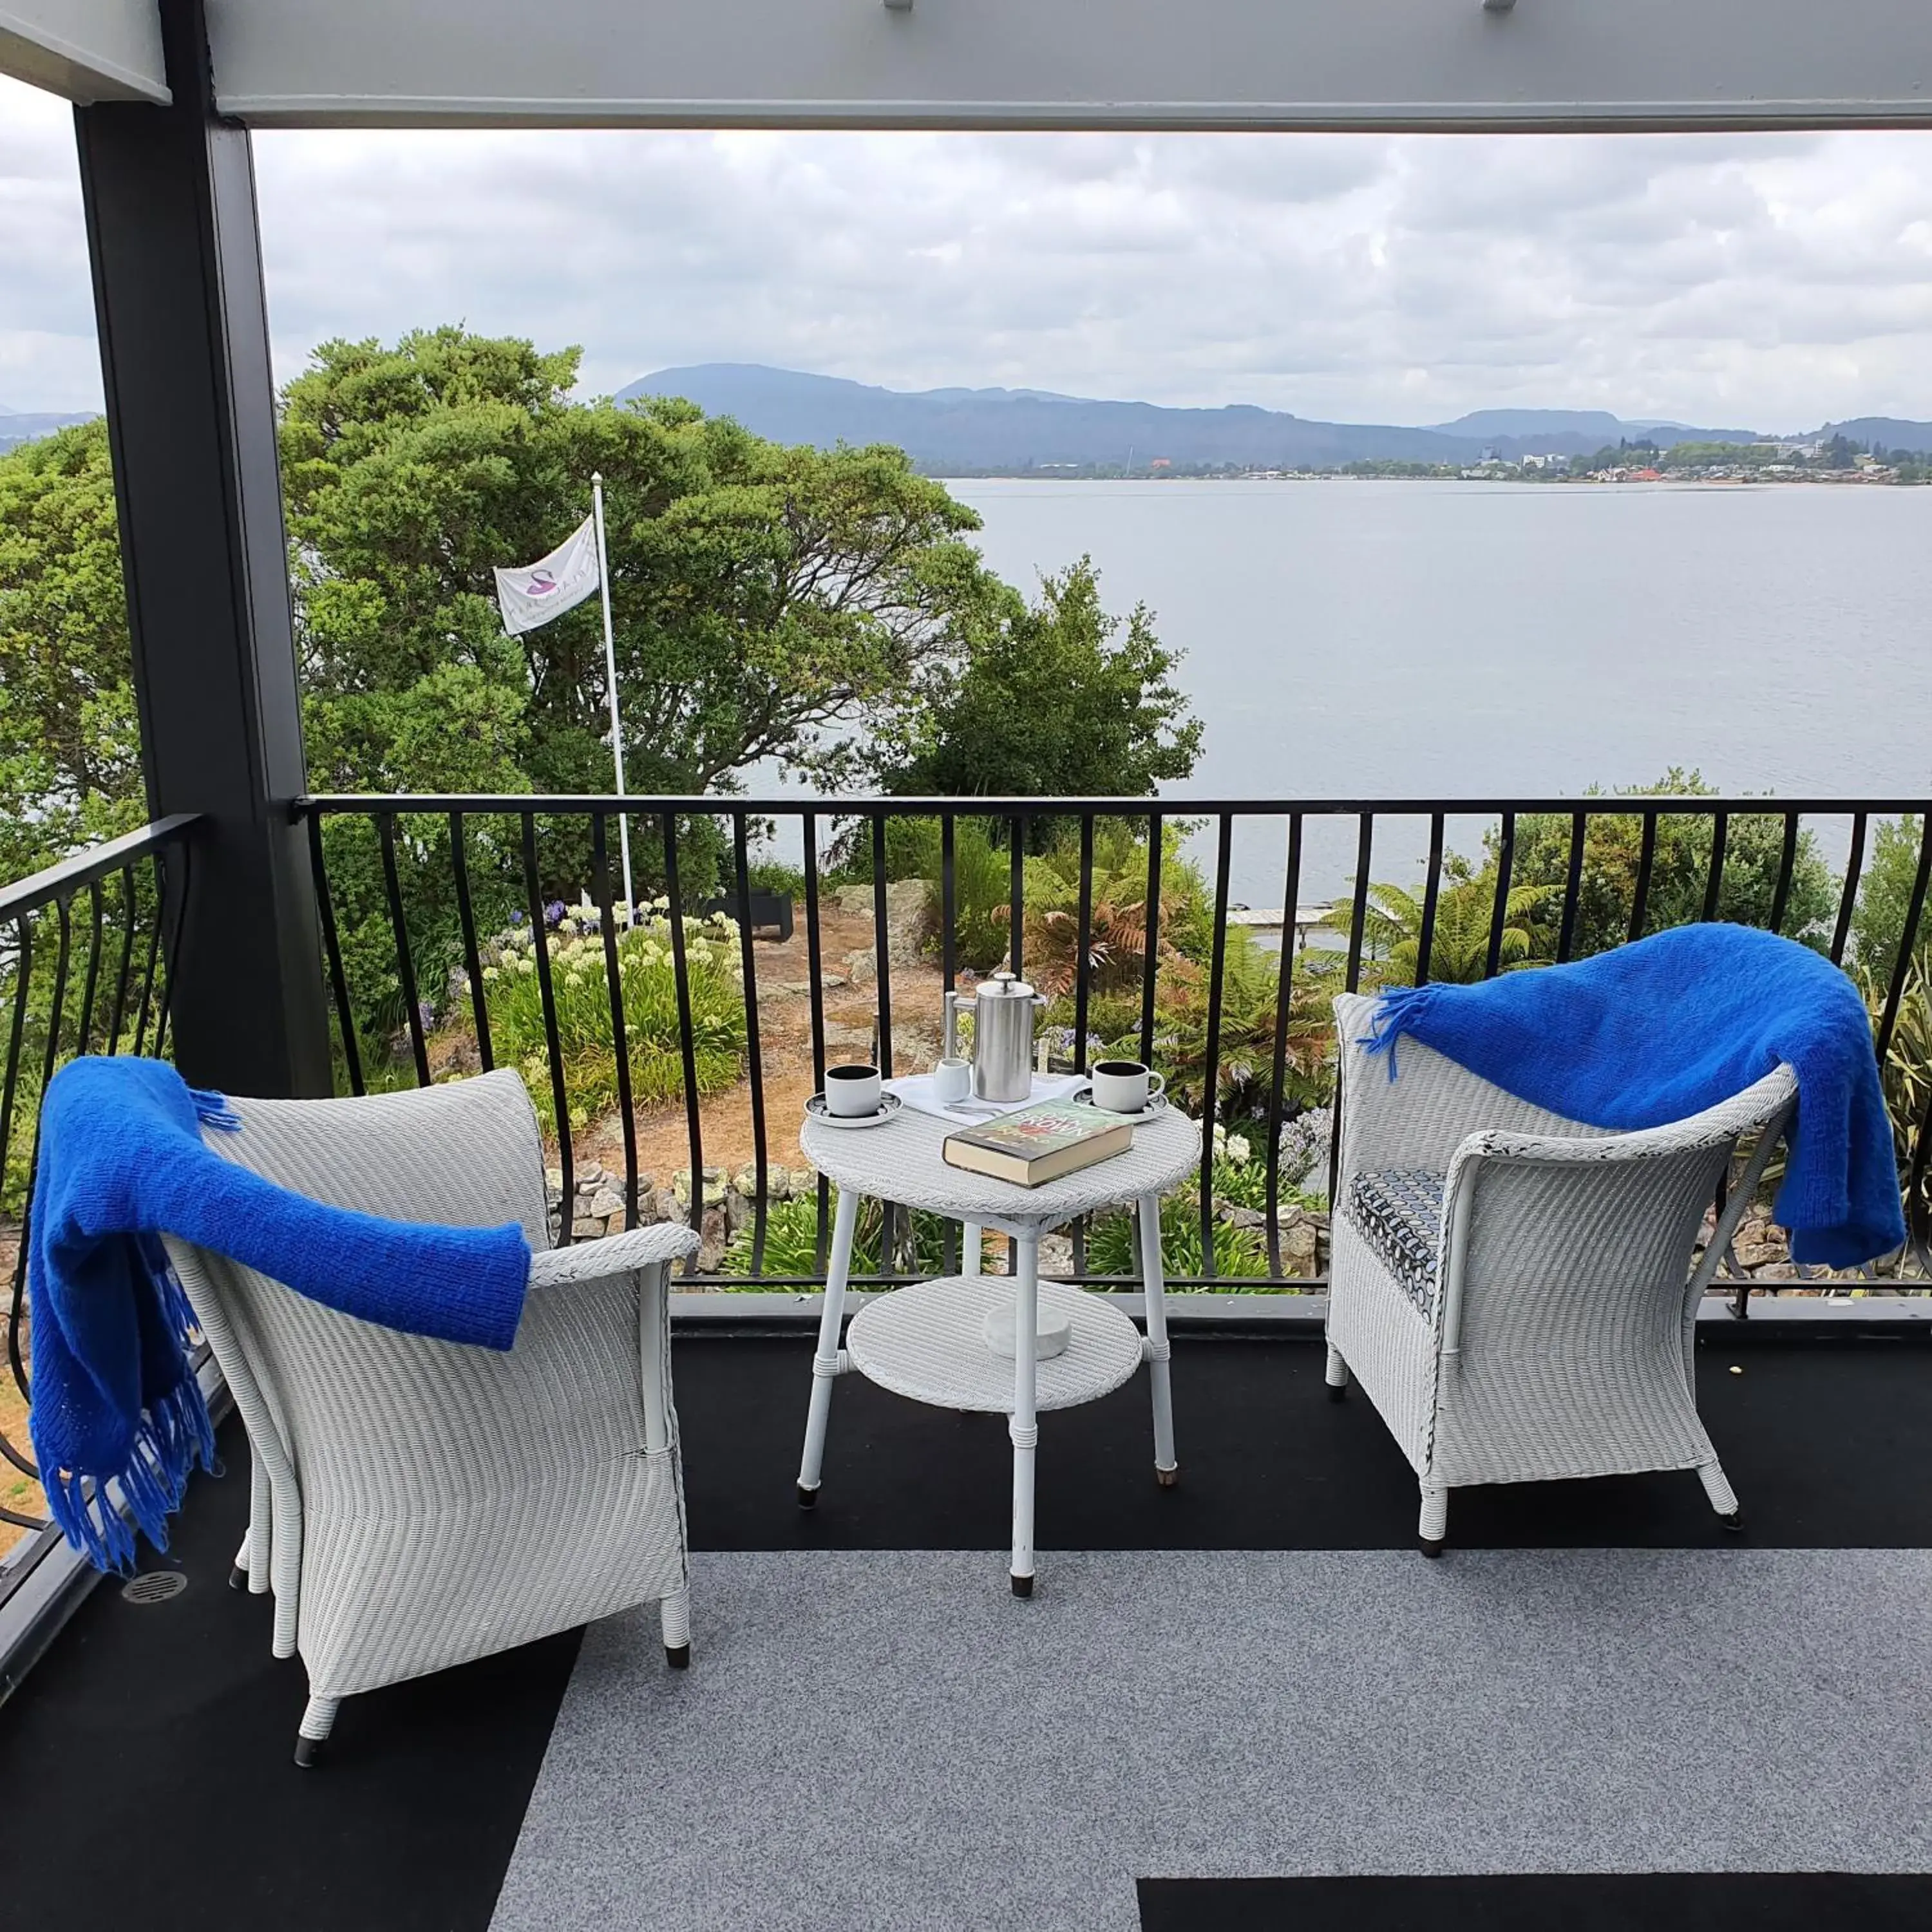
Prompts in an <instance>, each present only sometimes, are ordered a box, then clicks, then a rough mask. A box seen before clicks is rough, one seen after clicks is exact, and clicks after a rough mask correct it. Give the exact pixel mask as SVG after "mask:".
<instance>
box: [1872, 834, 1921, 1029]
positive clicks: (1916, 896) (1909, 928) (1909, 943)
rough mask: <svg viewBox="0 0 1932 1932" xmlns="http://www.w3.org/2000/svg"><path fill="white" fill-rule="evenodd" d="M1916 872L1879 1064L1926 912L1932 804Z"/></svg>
mask: <svg viewBox="0 0 1932 1932" xmlns="http://www.w3.org/2000/svg"><path fill="white" fill-rule="evenodd" d="M1918 823H1919V827H1920V830H1919V838H1918V871H1917V872H1916V873H1915V874H1914V875H1913V877H1912V902H1911V904H1909V906H1908V907H1906V913H1905V923H1904V925H1903V926H1902V927H1901V928H1900V929H1899V935H1898V957H1897V959H1895V960H1894V961H1893V962H1892V967H1891V989H1890V991H1888V992H1887V993H1886V995H1885V1017H1884V1018H1883V1019H1882V1020H1880V1021H1879V1028H1878V1040H1877V1043H1876V1045H1877V1052H1878V1058H1879V1065H1880V1066H1881V1067H1882V1066H1883V1065H1884V1064H1885V1055H1887V1054H1888V1052H1891V1035H1892V1029H1893V1028H1894V1027H1895V1026H1897V1024H1898V1003H1899V1002H1900V1001H1901V1000H1902V999H1903V998H1904V997H1905V983H1906V980H1907V979H1909V977H1911V972H1912V949H1913V947H1914V946H1915V944H1916V943H1917V941H1918V924H1919V921H1920V919H1921V918H1922V917H1923V916H1924V911H1925V889H1926V886H1927V882H1928V880H1932V801H1928V802H1927V805H1926V806H1925V808H1924V811H1923V812H1922V813H1921V816H1920V818H1919V821H1918Z"/></svg>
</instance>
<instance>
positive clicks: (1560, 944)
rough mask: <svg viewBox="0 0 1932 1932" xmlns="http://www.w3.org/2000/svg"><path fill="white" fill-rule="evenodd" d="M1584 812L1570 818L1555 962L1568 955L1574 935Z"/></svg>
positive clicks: (1581, 883)
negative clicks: (1567, 864)
mask: <svg viewBox="0 0 1932 1932" xmlns="http://www.w3.org/2000/svg"><path fill="white" fill-rule="evenodd" d="M1587 823H1588V821H1587V820H1586V817H1585V814H1583V813H1582V812H1580V811H1577V812H1573V813H1572V814H1571V817H1570V869H1569V871H1568V874H1566V875H1565V878H1564V882H1563V925H1562V930H1561V931H1560V932H1559V933H1558V935H1557V938H1556V962H1557V964H1558V965H1562V963H1563V962H1564V961H1565V960H1566V959H1568V958H1569V957H1570V949H1571V944H1573V942H1574V941H1575V939H1576V937H1577V901H1578V900H1579V899H1580V898H1582V896H1583V838H1584V833H1585V831H1586V826H1587Z"/></svg>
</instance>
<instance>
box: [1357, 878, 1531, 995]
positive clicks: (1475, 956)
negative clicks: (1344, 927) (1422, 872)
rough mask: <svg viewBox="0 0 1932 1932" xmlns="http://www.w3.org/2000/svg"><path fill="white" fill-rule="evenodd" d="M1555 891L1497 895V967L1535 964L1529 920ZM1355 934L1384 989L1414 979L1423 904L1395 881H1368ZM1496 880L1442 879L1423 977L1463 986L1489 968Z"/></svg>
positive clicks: (1527, 889) (1518, 889)
mask: <svg viewBox="0 0 1932 1932" xmlns="http://www.w3.org/2000/svg"><path fill="white" fill-rule="evenodd" d="M1556 893H1557V888H1556V887H1555V886H1511V888H1510V889H1509V891H1508V893H1507V894H1505V897H1504V900H1503V930H1502V944H1501V945H1500V946H1499V948H1498V950H1497V954H1496V959H1497V965H1498V969H1499V971H1502V972H1505V973H1508V972H1514V971H1515V970H1516V969H1517V968H1518V967H1522V966H1534V965H1540V964H1541V961H1540V960H1539V959H1538V957H1537V950H1536V938H1535V920H1536V919H1537V916H1538V914H1539V913H1541V912H1542V911H1543V910H1544V907H1546V906H1547V904H1549V903H1550V900H1551V898H1553V897H1554V896H1555V895H1556ZM1366 898H1367V904H1366V906H1365V907H1364V914H1363V919H1362V932H1363V935H1364V938H1366V939H1367V941H1368V944H1369V947H1370V952H1371V953H1372V954H1373V956H1374V957H1375V958H1376V959H1378V960H1379V961H1380V962H1382V977H1383V979H1384V980H1385V981H1386V982H1387V983H1388V984H1389V985H1391V986H1414V985H1415V980H1416V965H1417V962H1418V959H1419V958H1420V956H1421V950H1422V920H1423V913H1424V901H1423V899H1422V898H1421V897H1420V896H1419V895H1417V894H1416V893H1414V892H1408V891H1406V890H1405V889H1403V887H1402V886H1394V885H1386V884H1385V885H1373V886H1370V888H1369V889H1368V892H1367V895H1366ZM1495 919H1496V879H1495V877H1494V876H1493V874H1481V875H1478V877H1475V878H1467V879H1458V880H1445V882H1444V883H1443V884H1442V888H1441V889H1440V890H1439V892H1437V894H1436V929H1435V931H1434V932H1433V933H1432V934H1431V935H1430V944H1429V977H1430V979H1432V980H1448V981H1449V982H1450V983H1451V984H1453V985H1456V986H1471V985H1473V984H1474V983H1475V982H1476V981H1478V980H1481V979H1482V978H1484V977H1485V976H1486V975H1487V972H1488V970H1489V962H1490V930H1491V928H1492V926H1493V924H1494V922H1495Z"/></svg>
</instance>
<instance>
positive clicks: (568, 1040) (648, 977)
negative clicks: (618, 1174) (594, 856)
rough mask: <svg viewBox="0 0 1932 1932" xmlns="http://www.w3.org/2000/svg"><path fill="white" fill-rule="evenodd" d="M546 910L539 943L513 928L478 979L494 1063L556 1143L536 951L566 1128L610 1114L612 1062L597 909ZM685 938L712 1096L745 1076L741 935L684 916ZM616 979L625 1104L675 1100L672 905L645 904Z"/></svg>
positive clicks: (694, 1020)
mask: <svg viewBox="0 0 1932 1932" xmlns="http://www.w3.org/2000/svg"><path fill="white" fill-rule="evenodd" d="M550 910H551V912H552V914H553V918H554V926H553V929H552V930H550V931H549V932H546V933H544V935H541V940H539V938H538V935H535V934H534V933H533V932H531V930H530V929H529V926H527V924H519V925H513V926H511V928H510V929H509V930H508V931H507V932H505V933H503V934H502V935H500V936H499V938H498V939H497V940H496V941H495V942H494V943H493V945H492V946H491V947H490V952H489V956H488V961H487V964H486V965H484V968H483V978H484V998H485V1001H486V1003H487V1006H488V1008H489V1014H490V1047H491V1049H492V1051H493V1052H494V1054H495V1055H496V1060H497V1063H498V1064H499V1065H501V1066H505V1067H515V1068H517V1070H518V1071H519V1072H520V1073H522V1075H523V1082H524V1084H525V1085H526V1086H527V1087H528V1088H529V1090H530V1098H531V1099H532V1100H533V1101H534V1102H535V1104H536V1109H537V1112H538V1116H539V1117H540V1118H541V1120H542V1121H543V1123H544V1128H545V1130H546V1131H547V1132H549V1133H555V1132H556V1118H555V1113H556V1109H555V1107H554V1105H553V1101H552V1098H551V1094H550V1071H549V1061H548V1058H547V1053H546V1047H545V1037H544V1015H543V995H542V989H541V982H540V980H539V979H538V973H537V965H536V948H537V946H538V944H540V943H541V944H542V945H544V947H546V948H547V950H548V953H549V956H550V979H551V986H552V989H553V992H554V995H555V999H556V1028H557V1041H558V1045H559V1048H560V1049H561V1051H562V1058H563V1066H564V1085H565V1092H566V1094H568V1097H569V1105H570V1124H571V1126H572V1127H584V1126H586V1125H587V1124H589V1122H590V1121H592V1120H594V1119H595V1118H597V1117H598V1115H601V1114H604V1113H606V1112H609V1110H610V1109H611V1108H613V1107H614V1106H616V1104H617V1055H616V1048H615V1046H614V1045H613V1033H612V1028H611V1018H610V990H609V986H608V983H607V980H606V977H605V971H604V940H603V937H602V935H601V933H600V932H599V931H598V916H597V912H596V909H595V907H594V906H592V905H590V904H587V903H585V904H579V905H577V906H576V907H568V908H566V907H562V905H556V906H553V907H551V908H550ZM684 933H685V965H686V968H687V971H688V978H689V984H690V989H691V1031H692V1036H693V1046H694V1059H695V1062H696V1066H697V1091H699V1092H700V1094H713V1093H716V1092H717V1091H719V1090H720V1089H721V1088H726V1087H729V1086H731V1085H733V1084H734V1083H735V1082H736V1080H737V1079H739V1075H740V1074H741V1073H742V1070H743V1067H744V1062H745V990H744V984H743V980H742V966H741V963H740V961H739V951H738V929H737V926H736V924H735V923H734V922H733V921H732V920H731V919H729V918H727V916H725V915H724V913H713V914H712V916H711V917H710V918H709V919H692V918H689V917H687V918H686V919H685V921H684ZM617 972H618V980H619V985H620V986H621V987H622V992H623V1005H624V1031H625V1044H626V1046H628V1049H629V1060H630V1067H631V1096H632V1098H633V1100H635V1101H636V1102H637V1103H638V1104H640V1105H642V1104H643V1103H646V1102H649V1101H652V1100H670V1099H673V1098H674V1097H676V1096H677V1095H679V1094H682V1092H683V1091H684V1063H683V1054H682V1046H681V1044H680V1034H679V1027H678V1010H677V981H676V973H675V970H674V968H673V960H672V953H671V929H670V911H669V901H667V900H664V899H662V898H659V899H657V900H655V901H652V905H651V908H650V910H649V912H648V913H646V916H643V917H641V918H640V919H638V920H637V922H636V924H635V925H634V926H629V927H627V928H626V929H624V930H622V931H621V932H619V934H618V935H617Z"/></svg>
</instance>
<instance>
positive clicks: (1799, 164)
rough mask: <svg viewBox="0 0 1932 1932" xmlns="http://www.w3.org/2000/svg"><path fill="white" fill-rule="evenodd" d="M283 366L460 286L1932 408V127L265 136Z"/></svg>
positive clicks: (926, 355) (6, 142)
mask: <svg viewBox="0 0 1932 1932" xmlns="http://www.w3.org/2000/svg"><path fill="white" fill-rule="evenodd" d="M256 155H257V167H258V170H259V173H260V187H261V201H262V224H263V242H264V246H265V249H266V257H267V261H268V272H269V314H270V320H271V323H272V327H273V329H274V334H275V347H276V354H277V359H278V372H279V374H281V375H282V376H284V377H287V376H288V375H290V374H293V373H295V372H296V371H297V370H298V369H299V368H300V367H301V366H302V362H303V359H304V358H305V355H306V353H307V351H308V349H309V348H310V347H311V346H312V345H313V344H314V343H316V342H317V341H320V340H322V339H323V338H326V337H328V336H330V335H354V336H360V335H380V336H392V335H395V334H396V333H397V332H399V331H401V330H403V329H407V328H410V327H414V326H425V325H429V324H433V323H440V322H444V321H449V320H460V321H463V322H465V323H468V324H469V326H471V327H472V328H474V329H485V330H489V331H493V332H514V333H517V334H520V335H528V336H530V337H532V338H535V340H536V341H538V343H539V344H542V345H544V346H545V347H553V346H557V345H560V344H564V343H571V342H574V343H578V344H581V345H583V349H584V351H585V356H584V388H585V389H586V392H590V393H596V392H606V391H608V390H610V389H614V388H616V386H619V384H621V383H624V382H625V381H627V380H628V379H629V378H631V377H633V376H636V375H639V374H643V373H644V372H646V371H649V370H652V369H656V368H663V367H665V366H667V365H677V364H681V363H688V362H713V361H742V362H770V363H776V364H780V365H785V366H788V367H791V368H802V369H813V370H819V371H825V372H826V373H829V374H836V375H842V376H850V377H856V378H858V379H859V380H864V381H868V382H877V383H886V384H887V385H889V386H892V387H895V388H922V387H930V386H938V385H942V384H964V385H971V386H982V385H992V384H1007V385H1011V386H1028V387H1034V388H1041V389H1058V390H1063V391H1067V392H1071V393H1074V394H1078V395H1104V396H1125V397H1140V398H1147V399H1148V400H1151V401H1157V402H1166V403H1189V404H1220V403H1228V402H1256V403H1261V404H1266V405H1268V406H1269V407H1274V408H1278V409H1286V410H1294V411H1295V412H1296V413H1298V414H1300V415H1304V416H1326V417H1333V418H1337V419H1348V420H1358V421H1360V420H1379V421H1384V422H1413V423H1421V422H1438V421H1442V420H1445V419H1448V418H1450V417H1452V416H1456V415H1458V414H1460V413H1462V412H1463V411H1464V410H1469V409H1475V408H1482V407H1493V406H1499V405H1516V406H1538V405H1540V406H1544V407H1573V408H1574V407H1601V408H1608V409H1610V410H1616V411H1617V412H1619V413H1622V414H1625V415H1628V416H1667V417H1674V418H1676V419H1680V420H1685V421H1690V422H1700V423H1704V424H1712V423H1718V424H1721V425H1726V426H1730V425H1737V426H1743V427H1750V428H1766V429H1777V428H1787V429H1797V428H1809V427H1813V426H1815V425H1817V423H1819V422H1821V421H1823V420H1825V419H1827V418H1843V417H1846V416H1855V415H1861V414H1885V415H1893V416H1911V417H1916V418H1920V419H1925V418H1932V136H1912V135H1909V134H1845V135H1832V136H1802V137H1793V136H1778V137H1769V136H1756V137H1748V136H1695V137H1648V136H1647V137H1640V138H1638V137H1626V138H1622V139H1610V138H1590V139H1581V138H1573V139H1560V138H1554V137H1543V136H1533V137H1528V136H1519V137H1516V138H1514V139H1508V138H1493V137H1463V138H1460V139H1443V138H1436V139H1424V138H1394V139H1389V138H1381V137H1370V136H1290V137H1279V138H1271V137H1268V136H1168V137H1163V138H1160V139H1146V138H1126V137H1115V136H1017V135H1013V136H958V135H954V136H925V135H910V134H895V135H876V136H860V135H834V134H811V135H755V134H721V135H715V136H703V135H691V134H646V133H517V134H478V133H440V134H428V133H419V134H377V133H326V134H323V133H315V134H287V133H284V134H271V135H264V136H258V137H257V142H256ZM98 401H99V377H98V364H97V361H96V357H95V346H94V341H93V333H92V311H91V307H90V297H89V288H88V279H87V268H86V244H85V239H84V237H83V233H82V226H81V214H80V192H79V187H78V184H77V178H76V175H75V167H74V144H73V135H72V127H71V119H70V116H69V113H68V110H67V109H66V108H65V107H64V106H63V105H62V104H60V103H58V102H56V101H52V100H51V99H49V98H46V97H45V96H40V95H34V94H32V93H31V92H28V90H26V89H24V88H22V87H20V86H16V85H14V84H13V83H6V82H0V406H4V407H10V408H13V409H15V410H34V409H45V410H74V409H85V408H89V407H94V406H95V405H96V404H98Z"/></svg>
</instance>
